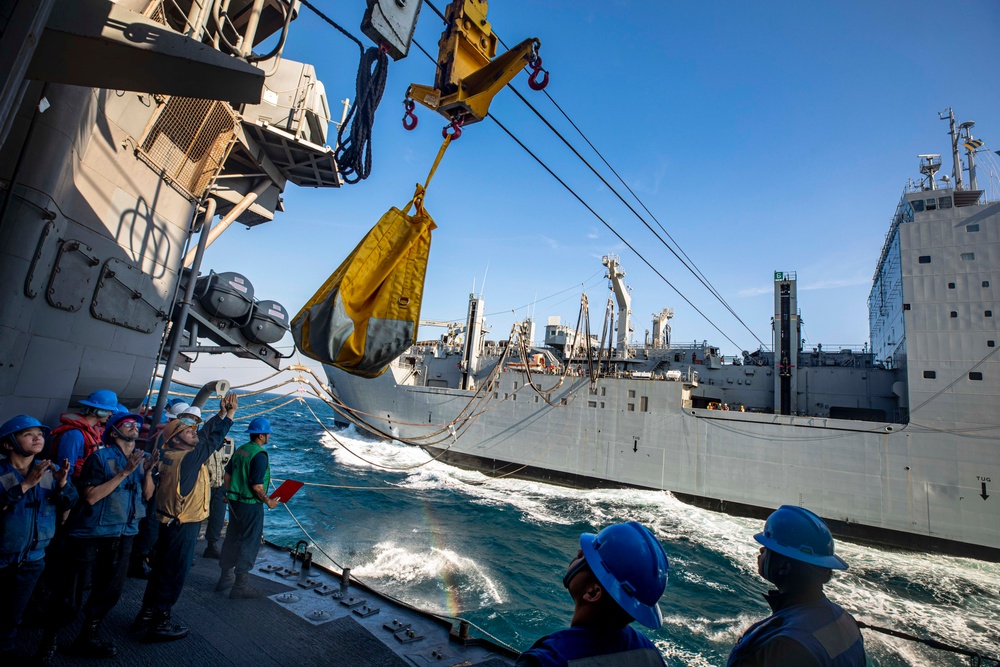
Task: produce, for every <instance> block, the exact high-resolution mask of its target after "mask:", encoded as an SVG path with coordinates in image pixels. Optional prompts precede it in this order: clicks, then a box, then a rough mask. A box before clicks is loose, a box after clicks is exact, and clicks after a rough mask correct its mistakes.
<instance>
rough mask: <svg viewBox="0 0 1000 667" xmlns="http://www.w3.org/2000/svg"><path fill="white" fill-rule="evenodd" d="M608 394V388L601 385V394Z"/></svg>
mask: <svg viewBox="0 0 1000 667" xmlns="http://www.w3.org/2000/svg"><path fill="white" fill-rule="evenodd" d="M607 395H608V388H607V387H601V396H607Z"/></svg>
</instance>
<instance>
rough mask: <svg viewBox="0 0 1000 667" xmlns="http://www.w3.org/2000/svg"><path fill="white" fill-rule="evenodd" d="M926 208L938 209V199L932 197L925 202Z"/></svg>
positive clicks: (929, 209)
mask: <svg viewBox="0 0 1000 667" xmlns="http://www.w3.org/2000/svg"><path fill="white" fill-rule="evenodd" d="M924 208H925V209H926V210H928V211H936V210H937V200H936V199H934V198H933V197H931V198H930V199H928V200H927V201H926V203H925V204H924Z"/></svg>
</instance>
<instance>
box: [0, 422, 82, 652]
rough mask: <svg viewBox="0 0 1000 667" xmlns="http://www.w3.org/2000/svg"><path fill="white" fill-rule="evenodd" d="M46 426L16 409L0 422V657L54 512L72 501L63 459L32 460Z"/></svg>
mask: <svg viewBox="0 0 1000 667" xmlns="http://www.w3.org/2000/svg"><path fill="white" fill-rule="evenodd" d="M48 433H49V428H48V427H47V426H44V425H43V424H42V423H41V422H39V421H38V420H37V419H35V418H34V417H30V416H28V415H18V416H16V417H13V418H12V419H8V420H7V421H6V422H4V423H3V424H2V425H0V538H2V539H0V592H2V597H0V661H2V663H3V664H5V665H9V664H15V663H16V662H19V661H18V660H16V658H15V657H14V656H13V654H12V652H13V649H14V640H15V638H16V636H17V626H18V625H19V624H20V622H21V614H22V613H23V612H24V608H25V607H26V606H27V604H28V600H29V599H30V598H31V594H32V592H33V591H34V590H35V585H36V584H37V583H38V579H39V577H40V576H41V574H42V570H43V569H44V567H45V561H44V557H45V547H46V546H48V544H49V541H50V540H51V539H52V537H53V536H54V535H55V533H56V522H57V520H58V517H59V515H60V514H61V513H62V512H64V511H66V510H68V509H69V508H70V507H72V506H73V504H74V503H76V501H77V499H78V496H77V492H76V487H75V486H73V485H72V484H67V483H66V479H67V475H68V473H69V463H68V462H67V461H63V465H62V466H61V467H56V466H55V465H53V464H52V462H51V461H47V460H36V459H35V457H36V455H38V454H39V453H40V452H41V451H42V449H43V448H44V447H45V436H46V435H47V434H48Z"/></svg>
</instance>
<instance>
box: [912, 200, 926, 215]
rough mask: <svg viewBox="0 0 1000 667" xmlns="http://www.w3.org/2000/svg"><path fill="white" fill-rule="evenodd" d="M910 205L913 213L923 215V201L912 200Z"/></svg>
mask: <svg viewBox="0 0 1000 667" xmlns="http://www.w3.org/2000/svg"><path fill="white" fill-rule="evenodd" d="M910 205H911V206H912V207H913V211H914V213H923V212H924V200H923V199H914V200H913V201H911V202H910Z"/></svg>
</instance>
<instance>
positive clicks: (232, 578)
mask: <svg viewBox="0 0 1000 667" xmlns="http://www.w3.org/2000/svg"><path fill="white" fill-rule="evenodd" d="M235 582H236V574H235V573H234V570H233V568H229V569H228V570H223V571H222V576H220V577H219V583H217V584H216V585H215V592H216V593H222V592H224V591H227V590H229V589H230V588H232V587H233V584H234V583H235Z"/></svg>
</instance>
